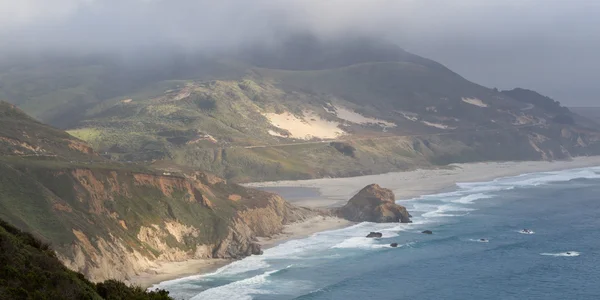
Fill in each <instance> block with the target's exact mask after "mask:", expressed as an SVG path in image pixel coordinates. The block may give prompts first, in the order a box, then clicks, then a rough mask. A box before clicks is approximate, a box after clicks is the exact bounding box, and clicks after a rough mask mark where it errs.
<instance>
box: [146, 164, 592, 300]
mask: <svg viewBox="0 0 600 300" xmlns="http://www.w3.org/2000/svg"><path fill="white" fill-rule="evenodd" d="M365 184H368V183H365ZM458 187H459V188H458V189H457V190H456V191H454V192H449V193H443V194H437V195H430V196H424V197H420V198H418V199H411V200H402V201H398V203H399V204H402V205H404V206H406V207H407V208H408V210H409V211H410V212H411V214H412V215H413V221H414V223H412V224H373V223H361V224H357V225H354V226H352V227H348V228H344V229H340V230H334V231H328V232H322V233H318V234H315V235H313V236H311V237H309V238H305V239H299V240H292V241H288V242H286V243H283V244H281V245H279V246H276V247H274V248H271V249H268V250H266V251H265V253H264V255H262V256H252V257H248V258H246V259H243V260H240V261H236V262H234V263H232V264H230V265H227V266H225V267H223V268H221V269H219V270H217V271H216V272H214V273H212V274H206V275H199V276H192V277H188V278H183V279H177V280H173V281H168V282H163V283H161V284H159V285H156V286H155V287H154V288H157V287H158V288H165V289H168V290H169V291H170V292H171V295H172V296H174V297H175V298H176V299H202V300H213V299H219V300H221V299H223V300H225V299H242V300H249V299H256V300H261V299H262V300H275V299H297V300H308V299H340V300H342V299H344V300H355V299H356V300H359V299H361V300H362V299H461V300H464V299H545V300H547V299H600V168H587V169H577V170H567V171H560V172H547V173H537V174H525V175H521V176H517V177H512V178H502V179H497V180H494V181H491V182H481V183H464V184H459V185H458ZM525 228H527V229H529V230H531V232H524V231H523V229H525ZM423 230H432V231H433V234H432V235H426V234H422V233H421V232H422V231H423ZM371 231H379V232H382V233H383V238H381V239H369V238H366V237H365V236H366V235H367V234H368V233H369V232H371ZM481 239H484V241H483V242H482V240H481ZM390 243H398V244H399V245H400V246H399V247H398V248H392V247H390V246H389V245H390Z"/></svg>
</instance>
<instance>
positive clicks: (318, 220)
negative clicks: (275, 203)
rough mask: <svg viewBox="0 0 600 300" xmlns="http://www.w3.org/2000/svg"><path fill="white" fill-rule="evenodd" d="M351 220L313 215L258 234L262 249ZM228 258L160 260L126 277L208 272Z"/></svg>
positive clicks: (148, 282)
mask: <svg viewBox="0 0 600 300" xmlns="http://www.w3.org/2000/svg"><path fill="white" fill-rule="evenodd" d="M351 224H353V223H352V222H350V221H347V220H344V219H340V218H335V217H314V218H310V219H307V220H304V221H302V222H297V223H292V224H288V225H286V226H284V228H283V231H282V232H281V233H280V234H277V235H275V236H272V237H270V238H258V242H259V244H260V245H261V246H262V248H263V249H268V248H271V247H274V246H277V245H278V244H280V243H283V242H285V241H288V240H291V239H301V238H305V237H308V236H310V235H312V234H314V233H317V232H321V231H327V230H334V229H339V228H343V227H347V226H349V225H351ZM230 262H232V260H229V259H191V260H187V261H181V262H160V263H158V265H157V267H155V268H152V269H150V270H148V271H146V272H144V273H142V274H140V275H138V276H135V277H133V278H131V279H130V280H129V283H131V284H134V285H139V286H141V287H143V288H148V287H151V286H152V285H153V284H156V283H160V282H163V281H168V280H173V279H177V278H183V277H187V276H193V275H198V274H206V273H211V272H214V271H216V270H217V269H219V268H220V267H223V266H225V265H227V264H228V263H230Z"/></svg>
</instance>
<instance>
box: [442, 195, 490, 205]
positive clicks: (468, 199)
mask: <svg viewBox="0 0 600 300" xmlns="http://www.w3.org/2000/svg"><path fill="white" fill-rule="evenodd" d="M493 197H494V196H492V195H488V194H483V193H477V194H470V195H466V196H463V197H460V198H458V199H456V200H451V202H453V203H461V204H471V203H473V201H476V200H482V199H489V198H493Z"/></svg>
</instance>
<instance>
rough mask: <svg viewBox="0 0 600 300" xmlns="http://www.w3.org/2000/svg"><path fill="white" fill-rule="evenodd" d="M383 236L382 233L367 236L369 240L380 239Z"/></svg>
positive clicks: (372, 233)
mask: <svg viewBox="0 0 600 300" xmlns="http://www.w3.org/2000/svg"><path fill="white" fill-rule="evenodd" d="M382 236H383V234H382V233H381V232H371V233H369V234H368V235H367V237H368V238H380V237H382Z"/></svg>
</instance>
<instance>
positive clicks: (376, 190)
mask: <svg viewBox="0 0 600 300" xmlns="http://www.w3.org/2000/svg"><path fill="white" fill-rule="evenodd" d="M337 214H338V215H339V216H340V217H342V218H345V219H347V220H350V221H353V222H375V223H398V222H400V223H410V222H411V220H410V217H411V215H410V214H409V213H408V211H407V210H406V208H405V207H404V206H401V205H398V204H396V203H395V196H394V192H392V191H391V190H389V189H386V188H382V187H380V186H379V185H377V184H371V185H368V186H366V187H365V188H364V189H362V190H361V191H360V192H358V194H356V195H355V196H354V197H352V199H350V201H348V203H347V204H346V205H345V206H344V207H342V208H340V209H339V210H338V211H337Z"/></svg>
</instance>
